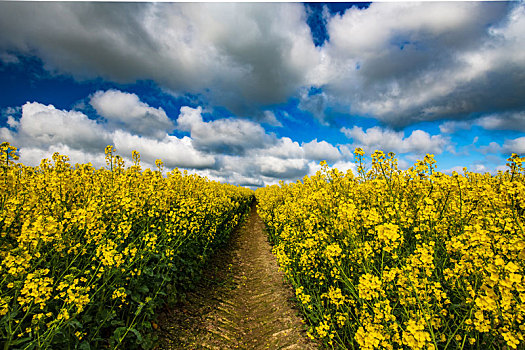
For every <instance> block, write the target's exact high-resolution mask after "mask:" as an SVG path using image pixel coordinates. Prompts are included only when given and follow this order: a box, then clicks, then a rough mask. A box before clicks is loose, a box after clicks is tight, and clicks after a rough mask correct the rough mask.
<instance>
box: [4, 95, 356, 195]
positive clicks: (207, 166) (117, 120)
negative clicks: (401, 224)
mask: <svg viewBox="0 0 525 350" xmlns="http://www.w3.org/2000/svg"><path fill="white" fill-rule="evenodd" d="M112 101H114V102H115V103H114V105H112V103H111V102H112ZM90 103H91V104H92V106H93V107H94V108H95V109H96V110H97V112H98V114H99V115H100V116H103V118H98V119H96V120H95V119H90V118H89V117H88V116H87V115H86V114H84V113H82V112H80V111H75V110H61V109H57V108H55V107H54V106H53V105H44V104H41V103H38V102H28V103H26V104H24V105H23V106H22V107H20V108H9V109H6V110H4V111H3V114H4V117H6V116H7V126H6V127H2V128H0V138H2V139H3V140H6V141H8V142H10V143H12V144H13V145H14V146H17V147H19V148H20V150H19V152H20V156H21V161H22V162H23V163H24V164H26V165H38V164H39V163H40V160H41V159H43V158H50V157H51V156H52V154H53V153H54V152H59V153H61V154H65V155H67V156H69V158H70V160H71V162H72V163H73V164H74V163H87V162H90V163H92V164H93V165H94V166H96V167H102V166H105V159H104V148H105V146H107V145H114V146H115V147H116V150H117V153H118V154H120V155H121V156H123V158H124V160H125V161H126V162H127V164H130V159H129V158H130V155H131V153H132V151H133V150H137V151H139V152H140V154H141V161H142V165H143V166H144V167H152V166H153V164H154V163H155V159H162V160H163V162H164V165H165V167H166V168H167V169H172V168H175V167H178V168H184V169H190V170H191V171H192V172H194V173H198V174H200V175H203V176H208V177H209V178H210V179H214V180H218V181H223V182H230V183H235V184H241V185H246V186H251V187H257V186H263V185H267V184H273V183H276V182H278V181H279V180H281V179H282V180H287V181H294V180H296V179H298V178H302V177H303V176H305V175H307V174H308V173H309V171H310V170H311V168H312V164H314V163H316V162H318V161H319V160H321V159H326V160H329V161H332V162H336V164H339V166H341V167H343V168H346V167H351V164H350V163H346V162H345V160H344V157H343V155H342V154H341V152H340V151H339V148H338V147H336V146H334V145H332V144H330V143H328V142H326V141H318V140H317V139H314V140H312V141H311V142H303V143H302V144H299V143H298V142H296V141H293V140H292V139H290V138H288V137H281V138H278V137H277V136H276V135H274V134H270V133H267V132H266V131H265V129H264V128H263V127H262V126H261V125H260V124H257V123H254V122H251V121H248V120H245V119H239V118H223V119H215V120H210V121H205V116H203V109H202V107H197V108H191V107H187V106H184V107H182V108H181V111H180V114H179V116H178V118H177V123H176V127H177V128H178V129H179V130H180V131H184V132H188V133H189V136H183V137H177V136H174V135H170V134H168V133H167V132H166V127H168V126H169V123H168V122H166V120H168V121H169V119H168V117H167V116H166V114H165V113H164V111H163V110H161V109H155V108H152V107H150V106H148V105H146V104H145V103H143V102H141V101H140V99H139V98H138V97H137V96H136V95H133V94H127V93H123V92H120V91H115V90H110V91H106V92H97V93H95V94H94V95H92V96H91V99H90ZM148 118H150V119H151V120H149V121H148ZM139 121H142V122H144V123H146V124H148V127H141V126H139V125H137V123H139ZM157 131H158V132H157Z"/></svg>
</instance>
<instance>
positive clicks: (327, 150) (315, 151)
mask: <svg viewBox="0 0 525 350" xmlns="http://www.w3.org/2000/svg"><path fill="white" fill-rule="evenodd" d="M302 148H303V149H304V153H305V157H306V158H307V159H312V160H318V161H321V160H327V161H335V160H339V159H341V153H340V152H339V150H338V149H337V147H334V146H333V145H332V144H330V143H328V142H326V141H320V142H318V141H317V139H315V140H312V141H310V142H308V143H305V142H303V144H302Z"/></svg>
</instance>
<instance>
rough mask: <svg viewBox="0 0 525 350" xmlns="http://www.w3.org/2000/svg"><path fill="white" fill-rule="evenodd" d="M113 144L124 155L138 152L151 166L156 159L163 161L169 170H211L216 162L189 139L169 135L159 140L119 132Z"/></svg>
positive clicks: (115, 135)
mask: <svg viewBox="0 0 525 350" xmlns="http://www.w3.org/2000/svg"><path fill="white" fill-rule="evenodd" d="M113 142H114V144H115V147H116V148H117V151H119V152H122V154H131V152H132V151H133V150H137V151H139V152H140V154H141V159H145V160H146V161H147V162H149V163H150V164H154V163H155V159H161V160H162V161H163V162H164V165H165V166H166V167H168V168H175V167H180V168H195V169H201V168H210V167H213V166H215V162H216V160H215V157H213V156H212V155H209V154H204V153H202V152H199V151H198V150H196V149H195V148H194V147H193V142H192V140H191V139H190V138H189V137H183V138H181V139H179V138H177V137H175V136H169V135H167V136H166V137H165V138H164V139H162V140H157V139H151V138H147V137H142V136H138V135H132V134H130V133H127V132H125V131H121V130H117V131H115V132H114V133H113Z"/></svg>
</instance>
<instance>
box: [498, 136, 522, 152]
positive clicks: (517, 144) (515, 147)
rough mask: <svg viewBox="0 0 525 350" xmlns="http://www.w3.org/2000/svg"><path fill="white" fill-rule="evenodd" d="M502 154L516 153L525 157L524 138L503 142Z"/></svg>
mask: <svg viewBox="0 0 525 350" xmlns="http://www.w3.org/2000/svg"><path fill="white" fill-rule="evenodd" d="M502 148H503V152H505V153H508V154H510V153H517V154H520V155H525V137H518V138H516V139H511V140H505V142H504V143H503V147H502Z"/></svg>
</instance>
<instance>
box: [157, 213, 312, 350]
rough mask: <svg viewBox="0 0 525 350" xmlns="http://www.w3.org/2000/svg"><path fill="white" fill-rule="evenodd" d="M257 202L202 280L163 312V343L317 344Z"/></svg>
mask: <svg viewBox="0 0 525 350" xmlns="http://www.w3.org/2000/svg"><path fill="white" fill-rule="evenodd" d="M283 281H284V280H283V274H282V273H281V272H280V271H278V265H277V261H276V259H275V257H274V256H273V255H272V253H271V247H270V245H269V243H268V241H267V237H266V233H265V232H264V224H263V222H262V220H261V219H260V217H259V216H258V215H257V211H256V208H255V205H254V206H253V207H252V208H251V211H250V213H249V215H248V217H247V220H246V221H245V222H244V223H243V225H242V227H240V228H238V229H237V230H235V232H234V233H233V234H232V237H231V242H230V243H229V244H228V246H227V247H226V248H224V249H222V250H221V251H219V252H218V253H217V254H216V256H215V257H214V258H213V259H212V261H211V262H210V265H209V268H208V269H207V271H206V273H205V276H204V278H203V281H202V283H201V285H200V286H199V287H198V288H197V290H196V291H195V292H193V293H191V294H189V295H188V296H187V298H186V300H185V301H184V302H183V303H182V304H181V305H179V306H178V307H177V308H174V309H170V310H166V311H165V312H163V314H162V315H161V316H160V317H159V325H160V329H159V332H158V334H159V338H160V343H159V344H160V345H159V346H158V347H157V348H158V349H288V350H291V349H306V350H308V349H317V345H316V344H315V343H313V342H311V341H310V340H309V339H308V338H307V337H306V332H305V326H304V324H303V323H302V320H301V318H300V317H299V316H298V310H297V309H295V308H294V304H293V301H292V298H293V291H292V289H291V288H290V287H289V286H288V285H286V284H285V283H284V282H283Z"/></svg>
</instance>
